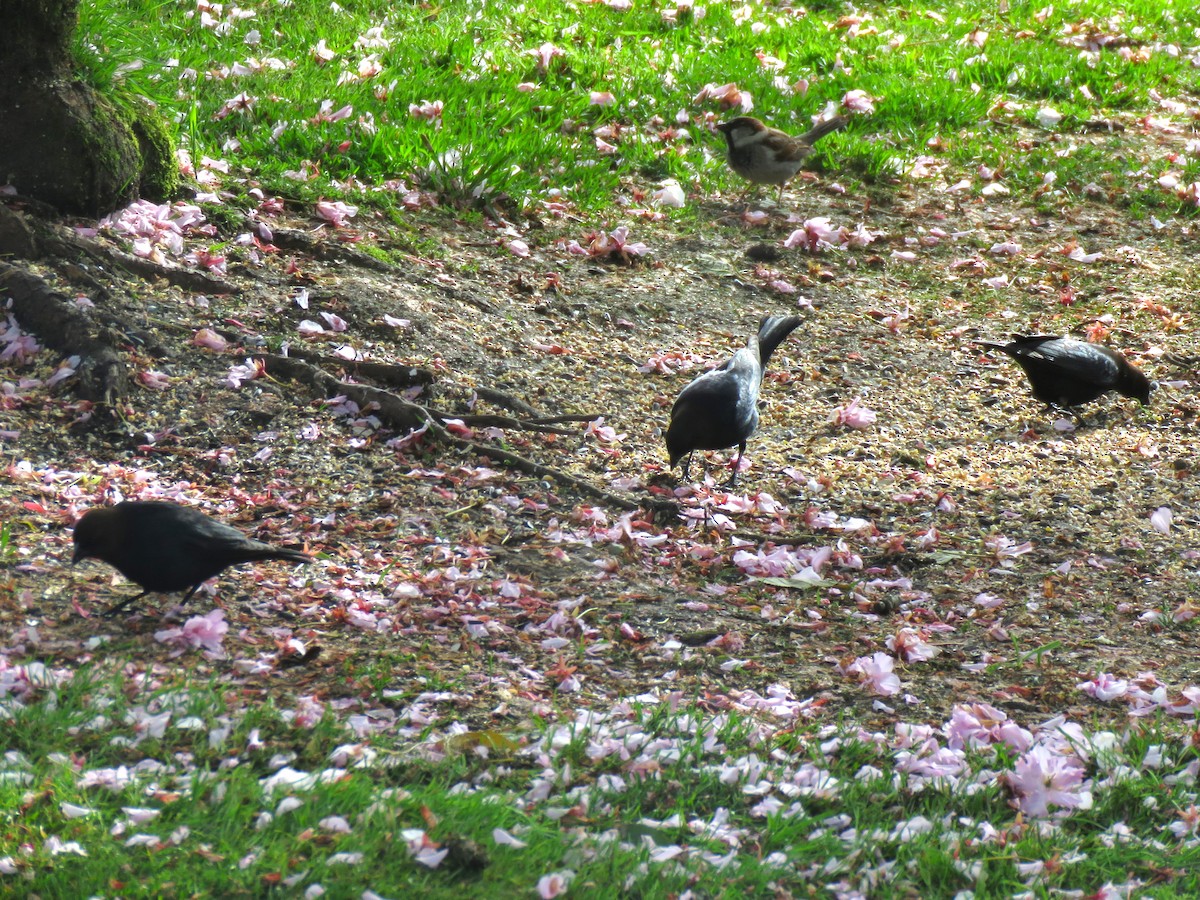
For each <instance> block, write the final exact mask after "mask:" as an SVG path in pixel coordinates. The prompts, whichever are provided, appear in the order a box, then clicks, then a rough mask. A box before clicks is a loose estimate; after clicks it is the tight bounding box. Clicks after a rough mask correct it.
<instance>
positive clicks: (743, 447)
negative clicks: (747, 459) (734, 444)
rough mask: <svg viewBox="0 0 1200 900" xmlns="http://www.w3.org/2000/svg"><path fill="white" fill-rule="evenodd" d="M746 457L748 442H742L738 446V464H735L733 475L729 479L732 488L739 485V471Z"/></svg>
mask: <svg viewBox="0 0 1200 900" xmlns="http://www.w3.org/2000/svg"><path fill="white" fill-rule="evenodd" d="M745 455H746V442H745V441H742V442H741V443H740V444H738V456H737V462H735V463H734V464H733V475H732V476H731V477H730V479H729V486H730V487H733V486H734V485H735V484H737V473H738V469H740V468H741V467H742V457H743V456H745Z"/></svg>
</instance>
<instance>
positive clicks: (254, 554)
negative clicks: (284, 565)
mask: <svg viewBox="0 0 1200 900" xmlns="http://www.w3.org/2000/svg"><path fill="white" fill-rule="evenodd" d="M263 559H286V560H289V561H291V562H298V563H310V562H312V561H313V558H312V557H311V556H309V555H308V554H307V553H301V552H300V551H299V550H288V549H286V548H283V547H264V548H263V549H262V550H257V549H254V550H249V551H247V553H246V554H245V557H244V558H243V560H242V561H243V562H258V561H259V560H263Z"/></svg>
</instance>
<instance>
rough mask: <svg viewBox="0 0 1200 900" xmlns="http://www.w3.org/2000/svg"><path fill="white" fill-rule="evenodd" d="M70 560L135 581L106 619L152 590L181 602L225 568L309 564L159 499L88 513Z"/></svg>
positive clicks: (305, 558) (296, 555)
mask: <svg viewBox="0 0 1200 900" xmlns="http://www.w3.org/2000/svg"><path fill="white" fill-rule="evenodd" d="M74 542H75V556H74V558H73V559H72V560H71V562H72V563H77V562H79V561H81V560H84V559H89V558H92V559H101V560H103V561H104V562H106V563H108V564H109V565H110V566H113V567H115V568H116V570H117V571H118V572H120V573H121V574H122V575H124V576H125V577H126V578H128V579H129V580H130V581H133V582H136V583H137V584H138V585H140V586H141V587H142V588H143V590H142V592H141V593H140V594H138V595H137V596H136V597H131V598H130V599H128V600H125V601H122V602H121V603H118V604H117V605H116V606H113V607H111V608H110V609H108V610H106V611H105V613H104V615H106V616H111V615H113V614H114V613H116V612H119V611H120V610H122V609H124V608H125V607H127V606H129V604H131V603H134V602H136V601H138V600H140V599H142V597H144V596H146V595H147V594H149V593H150V592H151V591H155V592H159V593H164V594H166V593H172V592H174V591H182V590H186V591H187V593H186V594H185V595H184V597H183V600H181V601H180V602H181V603H187V601H188V599H189V598H190V597H191V596H192V594H194V593H195V592H196V589H197V588H199V587H200V585H202V584H203V583H204V582H206V581H208V579H210V578H212V577H213V576H214V575H216V574H218V573H219V572H221V571H222V570H223V569H226V568H228V567H229V566H236V565H239V564H240V563H247V562H257V561H259V560H263V559H284V560H288V561H290V562H312V557H311V556H307V555H305V554H303V553H301V552H300V551H298V550H285V549H279V548H276V547H272V546H270V545H269V544H264V543H261V542H260V541H255V540H251V539H250V538H248V537H246V536H245V535H244V534H242V533H241V532H240V531H238V530H237V529H236V528H232V527H230V526H229V525H226V524H225V523H224V522H218V521H217V520H216V519H213V518H210V517H208V516H206V515H205V514H204V513H202V512H200V511H198V510H195V509H190V508H188V507H186V506H180V505H179V504H177V503H166V502H162V501H153V500H151V501H127V502H125V503H118V504H117V505H116V506H109V507H104V508H99V509H89V510H88V511H87V512H86V513H84V514H83V518H81V519H80V520H79V521H78V522H77V523H76V524H75V534H74Z"/></svg>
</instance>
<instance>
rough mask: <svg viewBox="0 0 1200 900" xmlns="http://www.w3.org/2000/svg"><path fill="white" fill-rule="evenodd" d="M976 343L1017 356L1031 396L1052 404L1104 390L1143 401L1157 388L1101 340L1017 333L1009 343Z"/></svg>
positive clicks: (1071, 402) (1071, 403)
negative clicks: (1100, 341) (1089, 340)
mask: <svg viewBox="0 0 1200 900" xmlns="http://www.w3.org/2000/svg"><path fill="white" fill-rule="evenodd" d="M975 343H976V344H978V345H979V346H981V347H991V348H992V349H995V350H1000V351H1002V352H1004V353H1007V354H1008V355H1009V356H1011V357H1012V358H1013V359H1015V360H1016V361H1017V365H1019V366H1020V367H1021V368H1022V369H1024V370H1025V375H1026V376H1027V377H1028V378H1029V385H1030V387H1031V388H1032V389H1033V396H1035V397H1036V398H1037V399H1039V400H1041V401H1042V402H1043V403H1046V404H1049V405H1050V406H1062V407H1070V406H1078V405H1079V404H1081V403H1089V402H1091V401H1092V400H1095V399H1096V398H1097V397H1099V396H1100V395H1101V394H1104V393H1107V392H1108V391H1116V392H1117V393H1118V394H1121V395H1123V396H1125V397H1131V398H1133V399H1135V400H1138V401H1140V402H1141V403H1142V404H1143V405H1145V404H1147V403H1149V402H1150V392H1151V391H1152V390H1154V388H1155V387H1156V385H1154V384H1153V383H1152V382H1151V381H1150V380H1149V379H1148V378H1147V377H1146V376H1145V375H1143V374H1142V373H1141V371H1140V370H1139V369H1138V368H1137V367H1136V366H1134V365H1133V364H1132V363H1130V362H1129V360H1127V359H1126V358H1125V357H1124V356H1122V355H1121V354H1120V353H1118V352H1117V351H1116V350H1113V349H1111V348H1109V347H1102V346H1100V345H1099V344H1089V343H1087V342H1086V341H1077V340H1075V339H1074V338H1069V337H1056V336H1054V335H1047V334H1034V335H1024V336H1022V335H1015V336H1014V339H1013V340H1012V341H1011V342H1010V343H1008V344H996V343H993V342H991V341H976V342H975Z"/></svg>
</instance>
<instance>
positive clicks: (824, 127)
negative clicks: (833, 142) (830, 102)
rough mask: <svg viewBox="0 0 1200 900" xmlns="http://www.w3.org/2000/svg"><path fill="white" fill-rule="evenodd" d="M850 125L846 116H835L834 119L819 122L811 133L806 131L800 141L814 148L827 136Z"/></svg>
mask: <svg viewBox="0 0 1200 900" xmlns="http://www.w3.org/2000/svg"><path fill="white" fill-rule="evenodd" d="M848 124H850V120H849V119H847V118H846V117H845V116H834V117H833V118H832V119H826V120H825V121H824V122H818V123H817V124H816V125H814V126H813V127H812V129H811V130H810V131H806V132H805V133H804V134H802V135H800V137H799V138H798V140H801V141H803V142H804V143H806V144H808V146H810V147H811V146H812V145H813V144H815V143H816V142H817V141H819V140H820V139H821V138H823V137H825V135H827V134H832V133H833V132H835V131H840V130H841V129H843V128H845V127H846V126H847V125H848Z"/></svg>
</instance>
